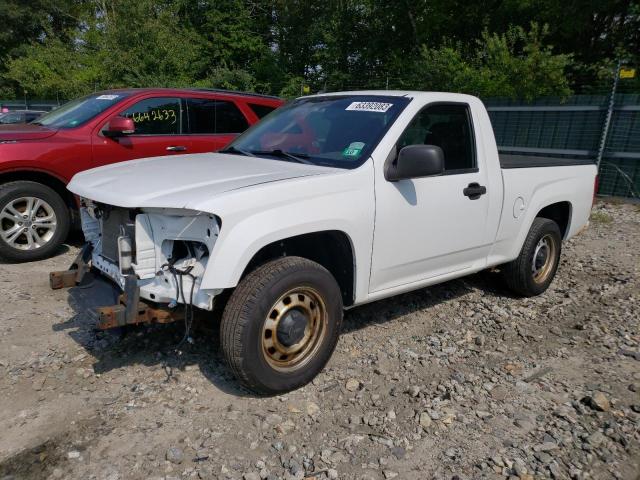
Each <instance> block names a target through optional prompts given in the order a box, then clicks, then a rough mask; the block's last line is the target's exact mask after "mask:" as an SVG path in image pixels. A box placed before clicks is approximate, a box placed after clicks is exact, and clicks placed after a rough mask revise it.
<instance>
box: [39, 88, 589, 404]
mask: <svg viewBox="0 0 640 480" xmlns="http://www.w3.org/2000/svg"><path fill="white" fill-rule="evenodd" d="M596 173H597V170H596V166H595V165H593V164H590V163H585V162H581V161H574V160H570V159H563V158H548V157H522V156H502V155H499V154H498V149H497V147H496V142H495V139H494V136H493V131H492V128H491V124H490V122H489V116H488V115H487V111H486V110H485V108H484V106H483V104H482V102H481V101H480V100H479V99H477V98H475V97H471V96H467V95H460V94H453V93H432V92H410V91H398V92H392V91H366V92H345V93H331V94H323V95H315V96H308V97H304V98H300V99H297V100H295V101H293V102H291V103H289V104H288V105H286V106H284V107H282V108H280V109H278V110H276V111H275V112H273V113H272V114H270V115H269V116H267V117H266V118H265V119H264V120H262V121H261V122H260V123H259V124H257V125H255V126H254V127H253V128H251V129H250V130H248V131H247V132H245V133H244V134H242V135H241V136H240V137H238V138H237V139H236V140H235V141H233V142H232V144H231V145H230V146H228V147H227V148H226V149H225V150H223V151H221V152H218V153H210V154H194V155H185V156H183V157H182V158H180V161H177V159H176V158H175V157H173V156H167V157H158V158H148V159H142V160H134V161H130V162H126V163H119V164H114V165H110V166H106V167H102V168H97V169H94V170H89V171H85V172H83V173H79V174H77V175H76V176H75V177H74V178H73V180H72V181H71V183H70V184H69V190H71V191H72V192H73V193H75V194H76V195H78V196H80V197H81V204H82V209H81V215H82V220H83V229H84V234H85V238H86V240H87V245H86V246H85V248H84V249H83V250H82V252H81V254H80V255H79V258H78V259H77V261H76V262H75V264H74V267H73V268H74V269H72V270H70V271H68V272H53V273H52V275H51V283H52V287H54V288H56V287H62V286H70V285H71V284H73V283H74V282H75V281H79V280H80V278H81V277H82V275H83V274H84V272H86V271H87V270H88V269H92V270H93V271H95V272H98V273H99V275H101V276H103V277H107V278H108V279H109V282H111V283H113V284H114V285H117V286H118V287H119V288H120V289H121V290H122V291H123V292H124V295H123V296H122V297H121V301H120V302H119V303H118V304H116V305H113V306H105V307H102V308H99V309H98V312H97V313H98V322H99V326H100V327H102V328H106V327H111V326H120V325H126V324H131V323H139V322H143V321H151V322H153V321H155V322H164V321H170V320H174V319H186V320H187V321H186V322H185V323H186V324H187V325H188V324H189V322H190V319H191V318H192V316H193V313H194V311H205V313H206V311H212V310H213V309H214V306H215V307H219V308H221V309H223V313H222V319H221V326H220V328H221V346H222V349H223V352H224V355H225V358H226V360H227V361H228V363H229V365H230V368H231V369H232V371H233V372H234V373H235V374H236V375H237V377H238V379H239V380H240V381H241V382H242V383H243V384H244V385H246V386H247V387H249V388H250V389H253V390H254V391H256V392H258V393H262V394H273V393H277V392H284V391H288V390H291V389H294V388H297V387H299V386H301V385H304V384H305V383H307V382H309V381H310V380H311V379H313V377H314V376H315V375H316V374H317V373H318V372H319V371H321V369H322V368H323V367H324V365H325V364H326V362H327V361H328V359H329V357H330V356H331V353H332V351H333V350H334V347H335V345H336V343H337V340H338V335H339V332H340V326H341V322H342V316H343V310H344V309H345V308H351V307H354V306H357V305H361V304H363V303H367V302H372V301H376V300H381V299H383V298H387V297H390V296H392V295H396V294H398V293H402V292H406V291H409V290H415V289H419V288H423V287H426V286H429V285H432V284H435V283H439V282H444V281H446V280H449V279H452V278H456V277H461V276H463V275H469V274H471V273H474V272H478V271H480V270H483V269H487V268H490V267H499V268H500V269H501V270H502V272H503V273H504V277H505V279H506V283H507V284H508V285H509V286H510V287H511V288H512V289H513V290H514V291H515V292H517V293H518V294H521V295H524V296H531V295H537V294H540V293H542V292H544V291H545V290H546V289H547V287H548V286H549V284H550V282H551V281H552V280H553V277H554V275H555V273H556V269H557V267H558V262H559V256H560V249H561V243H562V241H563V240H566V239H568V238H570V237H572V236H573V235H575V234H576V233H578V232H579V231H580V230H581V229H582V228H584V227H585V226H586V225H587V222H588V219H589V212H590V209H591V206H592V200H593V195H594V185H595V179H596ZM196 309H197V310H196ZM209 315H212V314H211V313H209Z"/></svg>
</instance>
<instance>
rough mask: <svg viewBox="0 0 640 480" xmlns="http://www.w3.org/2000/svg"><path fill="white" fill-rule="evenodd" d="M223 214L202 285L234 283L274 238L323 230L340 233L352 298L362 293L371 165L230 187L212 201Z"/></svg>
mask: <svg viewBox="0 0 640 480" xmlns="http://www.w3.org/2000/svg"><path fill="white" fill-rule="evenodd" d="M214 210H216V211H217V212H219V213H217V214H218V215H219V216H220V217H221V218H222V228H221V229H220V235H219V237H218V240H217V242H216V244H215V247H214V249H213V251H212V254H211V258H210V260H209V263H208V266H207V270H206V271H205V274H204V277H203V280H202V288H205V289H212V290H215V289H221V288H233V287H235V286H237V285H238V283H239V281H240V279H241V277H242V274H243V272H244V271H245V269H246V267H247V265H248V264H249V262H250V261H251V259H252V258H253V257H254V255H255V254H256V253H257V252H258V251H259V250H260V249H261V248H263V247H264V246H266V245H269V244H270V243H273V242H276V241H278V240H284V239H287V238H290V237H294V236H298V235H303V234H307V233H315V232H321V231H327V230H338V231H342V232H344V233H345V234H346V235H347V237H348V238H349V240H350V242H351V244H352V248H353V255H354V261H355V264H356V271H355V293H356V298H362V297H363V296H366V292H367V288H368V281H369V270H370V263H371V245H372V241H373V224H374V194H373V166H372V163H371V162H366V163H365V164H364V165H363V166H361V167H360V168H358V169H355V170H350V171H344V172H343V173H342V172H341V173H338V174H335V175H326V176H314V177H306V178H299V179H294V180H290V181H286V182H274V183H271V184H265V185H261V186H259V187H252V188H249V189H246V190H239V191H236V192H232V193H231V194H230V195H228V196H227V198H226V199H224V200H223V201H221V202H218V205H217V206H212V207H211V211H214Z"/></svg>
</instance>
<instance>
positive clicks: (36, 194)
mask: <svg viewBox="0 0 640 480" xmlns="http://www.w3.org/2000/svg"><path fill="white" fill-rule="evenodd" d="M69 225H70V218H69V209H68V207H67V206H66V205H65V203H64V201H63V200H62V198H60V195H58V194H57V193H56V192H55V191H54V190H52V189H51V188H49V187H47V186H45V185H42V184H40V183H36V182H28V181H18V182H9V183H5V184H4V185H0V257H1V258H3V259H5V260H8V261H12V262H28V261H33V260H41V259H43V258H47V257H49V256H51V255H52V254H53V253H54V252H55V251H56V250H57V249H58V247H60V245H61V244H62V242H63V241H64V240H65V238H66V237H67V234H68V233H69Z"/></svg>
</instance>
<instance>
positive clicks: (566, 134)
mask: <svg viewBox="0 0 640 480" xmlns="http://www.w3.org/2000/svg"><path fill="white" fill-rule="evenodd" d="M485 104H486V105H487V109H488V110H489V116H490V117H491V122H492V124H493V128H494V131H495V134H496V141H497V143H498V147H499V149H500V151H501V152H505V153H516V154H517V153H523V154H524V153H526V154H527V155H540V156H545V155H551V156H561V157H570V158H590V159H593V161H594V163H595V162H597V160H598V154H599V149H600V145H601V142H602V141H603V140H604V142H605V143H604V148H603V150H602V156H601V163H600V186H599V194H600V195H609V196H619V197H632V198H640V195H639V192H640V95H638V94H617V95H615V97H614V101H613V102H610V96H608V95H575V96H572V97H569V98H567V99H560V98H555V97H545V98H538V99H536V100H535V101H533V102H529V103H524V102H518V101H513V100H509V99H501V98H487V99H485ZM609 108H611V109H612V111H611V120H610V124H609V126H608V129H607V114H608V111H609Z"/></svg>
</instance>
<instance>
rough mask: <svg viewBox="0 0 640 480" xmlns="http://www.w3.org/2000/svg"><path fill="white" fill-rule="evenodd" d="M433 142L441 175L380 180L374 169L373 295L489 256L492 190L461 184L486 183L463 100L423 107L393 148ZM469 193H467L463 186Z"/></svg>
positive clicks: (469, 115)
mask: <svg viewBox="0 0 640 480" xmlns="http://www.w3.org/2000/svg"><path fill="white" fill-rule="evenodd" d="M415 144H427V145H437V146H439V147H440V148H442V150H443V152H444V157H445V158H444V160H445V171H444V174H442V175H439V176H432V177H424V178H413V179H405V180H400V181H397V182H389V181H387V180H385V178H384V174H383V172H382V171H383V169H382V168H377V169H376V222H375V233H374V242H373V258H372V268H371V279H370V286H369V290H370V293H373V292H379V291H384V290H386V289H391V288H395V287H401V286H404V285H411V284H412V283H416V282H421V281H425V280H427V279H429V278H436V277H438V276H442V275H445V274H448V273H451V272H455V271H462V270H465V269H469V268H471V267H473V266H474V265H475V264H476V262H483V261H484V259H485V258H486V256H487V254H488V251H489V248H490V245H491V242H490V240H489V239H488V235H487V234H486V232H485V231H486V223H487V215H488V206H489V199H488V197H489V195H486V194H483V195H480V196H478V197H477V198H476V196H475V195H472V196H467V195H466V194H465V188H467V187H468V186H469V185H470V184H473V183H477V184H479V185H480V186H486V187H487V188H490V186H489V185H488V179H487V172H486V169H485V168H484V165H485V162H484V159H483V158H481V157H480V156H479V155H478V152H481V149H479V148H477V144H476V138H475V136H474V132H473V122H472V120H471V110H470V108H469V106H468V105H467V104H462V103H446V104H440V103H438V104H433V105H430V106H426V107H425V108H424V109H423V110H422V111H420V112H419V113H418V114H417V115H416V117H415V118H414V119H413V120H412V121H411V123H410V124H409V126H408V127H407V129H406V130H405V132H404V133H403V134H402V136H401V137H400V140H399V141H398V144H397V145H396V151H400V149H401V148H402V147H404V146H407V145H415ZM467 192H468V191H467Z"/></svg>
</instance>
